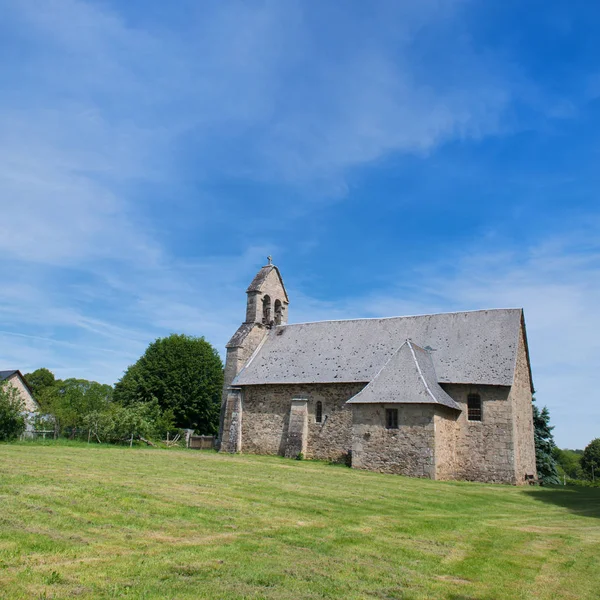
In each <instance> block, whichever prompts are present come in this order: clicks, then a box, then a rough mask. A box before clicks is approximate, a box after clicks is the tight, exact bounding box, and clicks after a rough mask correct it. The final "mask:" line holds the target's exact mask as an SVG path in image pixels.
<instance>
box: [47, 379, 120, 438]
mask: <svg viewBox="0 0 600 600" xmlns="http://www.w3.org/2000/svg"><path fill="white" fill-rule="evenodd" d="M112 394H113V389H112V386H110V385H107V384H102V383H98V382H96V381H88V380H87V379H65V380H64V381H57V382H56V383H55V386H54V388H53V393H52V394H51V395H48V397H47V401H48V404H47V406H46V410H48V412H50V413H51V414H52V415H53V416H54V418H55V419H56V423H57V428H58V430H59V431H64V430H65V429H69V430H71V431H73V430H74V429H77V428H78V427H82V426H83V420H84V417H85V415H87V414H88V413H91V412H94V411H96V412H102V411H105V410H107V409H108V408H109V406H110V403H111V401H112Z"/></svg>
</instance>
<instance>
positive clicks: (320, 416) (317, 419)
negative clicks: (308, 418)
mask: <svg viewBox="0 0 600 600" xmlns="http://www.w3.org/2000/svg"><path fill="white" fill-rule="evenodd" d="M322 421H323V403H322V402H321V401H320V400H319V401H318V402H317V407H316V410H315V422H316V423H321V422H322Z"/></svg>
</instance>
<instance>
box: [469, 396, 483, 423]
mask: <svg viewBox="0 0 600 600" xmlns="http://www.w3.org/2000/svg"><path fill="white" fill-rule="evenodd" d="M467 418H468V419H469V421H481V396H480V395H479V394H469V396H468V397H467Z"/></svg>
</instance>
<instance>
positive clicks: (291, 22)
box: [0, 0, 600, 447]
mask: <svg viewBox="0 0 600 600" xmlns="http://www.w3.org/2000/svg"><path fill="white" fill-rule="evenodd" d="M0 14H1V15H2V19H0V208H1V210H2V220H1V222H0V251H1V252H2V256H3V257H4V259H3V260H2V261H1V262H0V277H1V278H2V285H0V367H1V368H3V369H8V368H20V369H21V370H22V371H24V372H26V371H30V370H32V369H35V368H37V367H42V366H44V367H48V368H50V369H52V370H53V371H54V372H55V373H56V374H57V376H59V377H68V376H75V377H85V378H89V379H95V380H98V381H102V382H108V383H113V382H114V381H116V380H117V379H118V378H119V377H120V376H121V374H122V372H123V370H124V369H125V368H126V367H127V366H128V365H129V364H131V363H132V362H134V361H135V360H136V359H137V358H138V356H139V355H140V354H141V353H142V352H143V350H144V349H145V347H146V346H147V344H148V343H149V342H150V341H152V340H153V339H154V338H156V337H158V336H162V335H166V334H168V333H170V332H173V331H175V332H185V333H188V334H193V335H204V336H205V337H206V338H207V339H208V340H209V341H211V342H212V343H213V344H214V345H215V346H217V347H218V348H219V349H220V350H222V349H223V346H224V344H225V342H226V341H227V339H228V338H229V336H230V335H231V334H232V333H233V332H234V331H235V329H236V327H237V326H238V325H239V323H240V321H241V320H242V319H243V316H244V305H245V294H244V290H245V287H246V286H247V284H248V282H249V281H250V279H251V278H252V276H253V275H254V273H255V272H256V271H257V269H258V268H259V267H260V266H261V265H262V264H264V262H265V257H266V255H267V254H272V255H273V256H274V258H275V262H276V263H277V264H278V265H279V267H280V268H281V270H282V273H283V276H284V278H285V280H286V284H287V287H288V291H289V294H290V297H291V305H290V320H291V321H292V322H293V321H296V322H298V321H307V320H320V319H331V318H355V317H372V316H392V315H402V314H419V313H426V312H437V311H454V310H472V309H479V308H498V307H523V308H524V309H525V316H526V321H527V326H528V334H529V342H530V351H531V358H532V366H533V373H534V380H535V386H536V390H537V398H538V402H539V403H540V404H546V405H548V407H549V408H550V411H551V415H552V419H553V422H554V424H555V425H556V429H555V436H556V439H557V442H558V443H559V445H561V446H563V447H583V446H584V445H585V444H587V443H588V442H589V441H590V440H591V439H592V438H594V437H597V436H599V435H600V402H599V396H600V393H599V392H598V387H597V385H596V373H597V369H598V356H599V354H600V311H598V307H599V306H600V238H599V233H600V202H599V200H598V189H599V184H600V168H599V166H598V165H600V156H599V154H600V145H599V143H598V142H599V140H600V62H599V61H598V56H600V37H599V36H598V35H597V32H598V31H599V30H600V5H598V6H596V5H595V3H593V2H566V1H565V2H552V1H551V0H550V1H545V2H538V1H536V0H530V1H529V2H521V1H516V0H514V1H513V0H508V1H507V0H503V1H495V0H491V1H489V2H485V3H482V2H474V1H472V2H470V1H468V0H456V1H452V0H421V1H419V2H403V1H401V0H392V1H389V2H386V1H373V2H369V3H365V2H362V1H358V0H357V1H348V0H345V1H343V2H342V1H340V0H337V1H330V0H320V1H319V2H308V1H304V2H296V1H294V0H285V1H281V0H272V1H266V0H265V1H253V0H244V1H242V0H239V1H236V0H231V1H227V2H225V1H222V0H219V1H216V0H215V1H209V0H205V1H203V2H192V1H189V2H188V1H186V0H181V1H180V2H178V3H166V2H159V1H158V0H144V1H143V2H142V1H141V0H136V1H132V0H129V1H127V2H125V1H123V0H121V1H116V0H103V1H99V0H95V1H92V0H46V1H45V2H43V3H40V2H34V1H33V0H0Z"/></svg>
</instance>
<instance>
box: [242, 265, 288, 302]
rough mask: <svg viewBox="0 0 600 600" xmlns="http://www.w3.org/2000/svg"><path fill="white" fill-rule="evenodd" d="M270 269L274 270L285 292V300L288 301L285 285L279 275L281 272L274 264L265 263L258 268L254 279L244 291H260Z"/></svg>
mask: <svg viewBox="0 0 600 600" xmlns="http://www.w3.org/2000/svg"><path fill="white" fill-rule="evenodd" d="M271 271H275V273H276V274H277V277H279V281H280V282H281V287H282V289H283V293H284V294H285V300H286V302H289V298H288V295H287V291H286V289H285V285H284V283H283V278H282V277H281V273H280V272H279V269H278V268H277V267H276V266H275V265H265V266H264V267H262V268H261V269H260V271H259V272H258V273H257V274H256V275H255V276H254V279H253V280H252V282H251V283H250V285H249V286H248V289H247V290H246V293H247V294H248V293H251V292H260V291H261V290H262V286H263V283H264V282H265V281H266V280H267V277H268V276H269V275H270V274H271Z"/></svg>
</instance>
